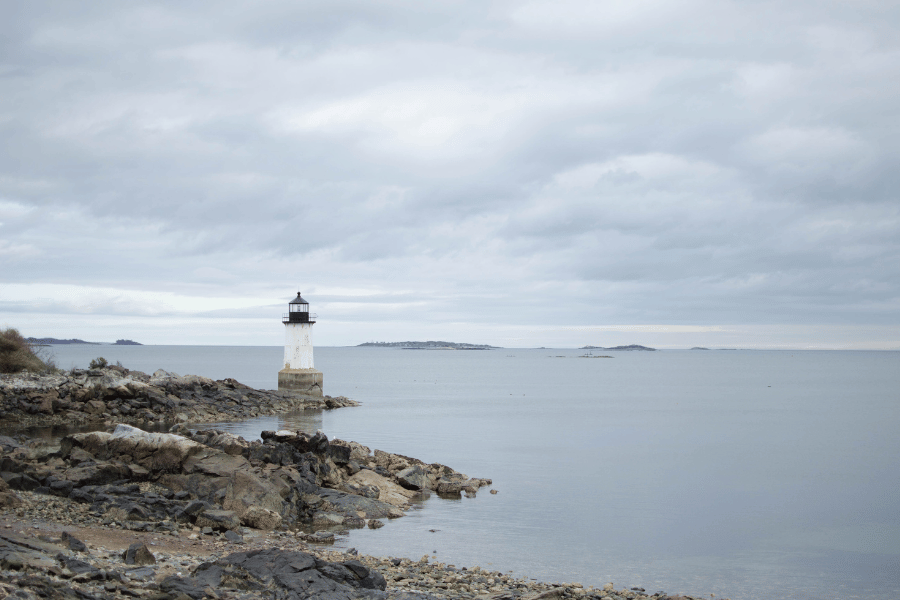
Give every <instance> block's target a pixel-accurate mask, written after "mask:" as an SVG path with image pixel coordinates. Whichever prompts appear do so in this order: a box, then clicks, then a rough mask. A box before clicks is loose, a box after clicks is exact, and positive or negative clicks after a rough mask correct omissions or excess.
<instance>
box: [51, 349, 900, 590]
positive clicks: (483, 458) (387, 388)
mask: <svg viewBox="0 0 900 600" xmlns="http://www.w3.org/2000/svg"><path fill="white" fill-rule="evenodd" d="M52 351H53V353H54V355H55V358H56V362H57V364H58V366H60V367H62V368H69V367H73V366H78V367H83V366H86V365H87V363H88V362H89V361H90V359H91V358H94V357H96V356H103V357H105V358H107V359H108V360H109V361H110V362H112V363H115V362H116V361H120V362H121V363H122V364H123V365H124V366H125V367H128V368H130V369H137V370H141V371H145V372H151V373H152V372H153V371H154V370H156V369H158V368H163V369H166V370H169V371H174V372H177V373H179V374H182V375H183V374H188V373H193V374H198V375H204V376H207V377H212V378H215V379H222V378H225V377H234V378H235V379H237V380H239V381H241V382H243V383H246V384H247V385H251V386H253V387H259V388H274V387H276V385H277V372H278V369H279V368H280V366H281V365H280V363H281V358H282V352H283V350H282V348H281V347H221V346H214V347H213V346H109V345H106V346H85V345H78V346H54V347H53V348H52ZM584 353H585V352H584V351H581V350H545V349H541V350H520V349H499V350H491V351H440V350H401V349H391V348H316V349H315V363H316V368H318V369H320V370H321V371H323V372H324V382H325V393H327V394H329V395H332V396H337V395H345V396H349V397H351V398H353V399H355V400H358V401H359V402H361V403H362V405H361V406H360V407H357V408H345V409H339V410H334V411H325V412H323V411H308V412H305V413H300V414H293V415H282V416H280V417H269V418H261V419H255V420H253V421H247V422H244V423H230V424H227V425H226V427H227V428H229V429H230V430H231V431H234V432H236V433H239V434H241V435H244V436H245V437H248V438H251V439H252V438H256V437H258V435H259V432H260V431H262V430H266V429H271V430H275V429H283V428H295V429H305V430H315V429H321V430H323V431H324V432H325V433H326V434H327V435H328V436H329V437H330V438H333V437H338V438H342V439H345V440H354V441H357V442H360V443H363V444H365V445H367V446H369V447H371V448H373V449H375V448H379V449H381V450H386V451H389V452H396V453H400V454H405V455H408V456H415V457H417V458H420V459H422V460H424V461H426V462H440V463H443V464H446V465H449V466H451V467H453V468H455V469H457V470H458V471H462V472H463V473H466V474H467V475H469V476H473V477H487V478H491V479H493V485H492V486H491V487H493V488H494V489H496V490H498V492H499V493H498V494H496V495H492V494H489V493H488V489H487V488H482V490H481V491H480V492H479V493H478V496H477V497H476V498H462V499H460V500H444V499H440V498H437V497H436V496H434V497H432V498H431V499H429V500H427V501H425V502H423V503H421V504H420V505H418V506H417V508H416V510H413V511H410V513H409V514H408V516H406V517H404V518H402V519H397V520H393V521H389V522H387V525H386V526H385V527H383V528H381V529H378V530H374V531H373V530H369V529H363V530H355V531H351V532H350V534H349V536H346V537H339V539H338V541H337V544H336V545H337V546H338V547H355V548H357V549H358V550H359V551H360V552H364V553H369V554H377V555H387V556H405V557H410V558H413V559H418V558H421V557H422V556H423V555H425V554H428V555H433V556H437V559H438V560H440V561H442V562H447V563H451V564H455V565H457V566H463V565H466V566H469V567H471V566H473V565H480V566H481V567H483V568H488V569H491V570H497V571H512V572H514V573H516V574H518V575H528V576H530V577H534V578H536V579H540V580H544V581H558V582H575V581H577V582H581V583H583V584H584V585H585V586H588V585H594V586H602V585H603V584H604V583H606V582H613V583H614V584H615V585H616V588H617V589H621V587H624V586H628V587H631V586H641V587H643V588H645V589H646V590H647V591H648V592H651V593H652V592H655V591H658V590H662V591H666V592H668V593H669V594H675V593H687V594H692V595H698V596H699V595H704V596H709V595H712V596H713V597H716V598H726V597H727V598H731V599H732V600H752V599H771V598H778V599H782V598H797V599H809V600H812V599H816V600H821V599H832V598H833V599H838V598H840V599H842V600H848V599H876V598H878V599H880V598H885V599H887V598H898V597H900V353H898V352H860V351H855V352H854V351H848V352H841V351H793V352H792V351H689V350H684V351H659V352H602V351H596V350H595V351H593V353H594V354H595V355H596V354H601V353H602V354H607V355H610V356H613V357H614V358H582V357H580V355H582V354H584ZM432 530H434V531H432Z"/></svg>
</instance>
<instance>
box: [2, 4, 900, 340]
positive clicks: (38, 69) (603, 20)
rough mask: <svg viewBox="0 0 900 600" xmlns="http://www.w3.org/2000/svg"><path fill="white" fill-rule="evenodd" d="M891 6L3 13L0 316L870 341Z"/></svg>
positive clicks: (892, 218)
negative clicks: (291, 318) (308, 314)
mask: <svg viewBox="0 0 900 600" xmlns="http://www.w3.org/2000/svg"><path fill="white" fill-rule="evenodd" d="M898 23H900V5H898V3H896V2H884V1H883V0H880V1H877V2H876V1H867V0H854V1H853V2H837V1H831V0H815V1H813V0H809V1H807V0H793V1H791V2H783V1H777V2H775V1H773V2H767V1H752V0H747V1H742V2H722V1H718V2H712V1H705V0H686V1H667V0H622V1H619V0H585V1H579V0H573V1H566V0H563V1H561V0H553V1H552V2H516V1H508V2H502V1H501V2H485V1H484V0H477V1H472V2H467V1H464V0H459V1H453V2H441V1H429V2H396V1H385V2H345V1H335V0H329V1H328V2H297V1H295V0H292V1H284V2H280V1H271V2H263V3H258V2H253V3H250V2H228V1H222V0H217V1H216V2H206V1H196V2H183V1H177V2H175V1H173V2H155V3H152V2H121V1H120V0H116V1H112V2H103V1H92V2H89V3H83V2H68V1H60V2H41V1H36V2H6V3H3V4H2V5H0V132H2V133H0V135H2V144H0V325H4V326H12V327H17V328H18V329H19V330H20V331H21V332H22V333H23V334H24V335H33V336H37V337H41V336H55V337H65V338H69V337H79V338H82V339H87V340H93V341H112V340H115V339H117V338H120V337H125V338H132V339H135V340H138V341H141V342H145V343H154V344H229V345H243V344H259V345H279V344H281V343H283V335H284V334H283V326H282V325H281V313H282V312H285V311H286V309H287V302H288V301H289V300H290V299H291V298H292V297H293V296H294V295H295V294H296V292H297V291H298V290H300V291H302V292H303V296H304V297H305V298H306V299H307V300H308V301H309V302H310V304H311V311H312V312H315V313H318V315H319V320H318V323H317V324H316V325H315V327H314V340H315V342H316V344H318V345H351V344H358V343H361V342H366V341H373V340H382V341H401V340H407V339H444V340H449V341H458V342H473V343H490V344H495V345H501V346H581V345H584V344H593V345H599V346H609V345H615V344H622V343H639V344H645V345H653V346H656V347H660V348H670V347H690V346H695V345H702V346H710V347H735V346H736V347H771V348H787V347H796V348H807V347H811V348H900V199H898V190H900V164H898V162H900V161H898V157H900V118H898V113H900V110H898V107H900V32H898Z"/></svg>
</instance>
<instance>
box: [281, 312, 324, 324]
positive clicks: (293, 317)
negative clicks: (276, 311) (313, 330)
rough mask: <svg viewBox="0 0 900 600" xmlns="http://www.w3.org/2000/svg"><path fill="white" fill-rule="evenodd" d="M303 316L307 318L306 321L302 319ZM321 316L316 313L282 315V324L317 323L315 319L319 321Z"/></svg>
mask: <svg viewBox="0 0 900 600" xmlns="http://www.w3.org/2000/svg"><path fill="white" fill-rule="evenodd" d="M301 315H303V317H306V318H305V319H301ZM318 318H319V315H317V314H315V313H305V312H303V313H301V312H292V313H282V314H281V322H282V323H315V321H314V319H318Z"/></svg>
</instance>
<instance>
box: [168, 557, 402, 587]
mask: <svg viewBox="0 0 900 600" xmlns="http://www.w3.org/2000/svg"><path fill="white" fill-rule="evenodd" d="M386 587H387V584H386V582H385V579H384V577H383V576H382V575H381V574H380V573H378V572H377V571H373V570H370V569H368V568H367V567H365V566H364V565H363V564H362V563H360V562H358V561H355V560H349V561H346V562H344V563H332V562H327V561H324V560H320V559H317V558H315V557H314V556H312V555H311V554H306V553H304V552H294V551H286V550H279V549H275V548H272V549H267V550H256V551H252V552H239V553H236V554H231V555H229V556H226V557H225V558H222V559H219V560H217V561H216V562H214V563H204V564H202V565H200V566H199V567H197V569H196V571H195V572H194V575H193V576H192V577H169V578H166V579H165V580H163V581H162V582H160V590H162V591H164V592H168V593H170V594H178V593H183V594H187V595H188V596H190V597H191V598H196V599H198V600H199V599H200V598H203V596H204V595H205V590H206V589H207V588H211V589H214V590H218V591H220V592H221V591H225V590H240V591H248V592H253V595H254V596H255V597H260V598H291V597H296V598H304V599H306V598H309V599H312V600H351V599H352V598H371V599H373V600H375V599H378V600H384V599H385V598H386V595H385V594H384V592H383V590H384V589H385V588H386Z"/></svg>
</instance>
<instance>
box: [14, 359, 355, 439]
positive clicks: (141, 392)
mask: <svg viewBox="0 0 900 600" xmlns="http://www.w3.org/2000/svg"><path fill="white" fill-rule="evenodd" d="M345 406H358V403H357V402H355V401H354V400H350V399H349V398H345V397H343V396H340V397H334V398H333V397H331V396H325V397H315V396H305V395H303V394H298V393H296V392H290V391H283V390H257V389H254V388H251V387H248V386H246V385H244V384H242V383H239V382H237V381H235V380H234V379H221V380H218V381H214V380H212V379H208V378H206V377H200V376H198V375H184V376H180V375H177V374H176V373H170V372H168V371H163V370H162V369H160V370H158V371H156V372H155V373H153V375H148V374H146V373H142V372H140V371H129V370H128V369H125V368H124V367H118V366H111V367H105V368H103V369H73V370H72V371H70V372H66V373H54V374H42V375H37V374H31V373H24V372H23V373H17V374H14V375H0V420H2V421H5V422H7V423H14V424H15V425H16V426H24V425H38V426H42V425H79V424H88V423H95V422H99V423H106V424H113V423H129V424H132V425H137V426H144V427H146V426H147V425H148V424H157V423H168V424H172V423H213V422H218V421H230V420H235V421H237V420H242V419H251V418H253V417H258V416H261V415H270V414H276V413H283V412H287V411H291V410H300V409H310V408H321V409H332V408H340V407H345Z"/></svg>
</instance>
